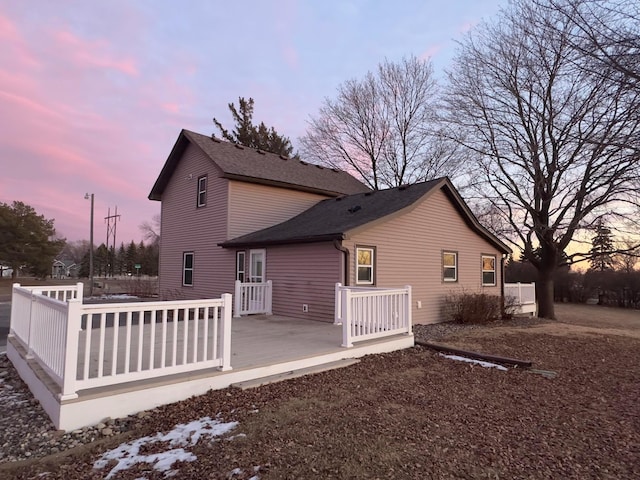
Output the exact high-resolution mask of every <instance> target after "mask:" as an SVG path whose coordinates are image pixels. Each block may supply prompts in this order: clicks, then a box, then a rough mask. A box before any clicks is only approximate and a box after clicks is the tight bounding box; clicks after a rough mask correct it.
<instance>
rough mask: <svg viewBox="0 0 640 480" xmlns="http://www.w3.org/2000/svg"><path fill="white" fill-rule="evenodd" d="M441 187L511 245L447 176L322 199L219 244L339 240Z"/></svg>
mask: <svg viewBox="0 0 640 480" xmlns="http://www.w3.org/2000/svg"><path fill="white" fill-rule="evenodd" d="M439 189H442V190H443V191H444V192H445V194H446V195H447V196H448V197H449V199H450V200H451V202H452V203H453V205H454V207H455V208H456V209H457V210H458V211H459V212H460V215H461V216H462V217H463V219H464V220H465V222H466V223H467V225H469V227H470V228H471V229H472V230H474V231H475V232H476V233H478V234H479V235H480V236H482V237H483V238H485V239H486V240H487V241H489V242H490V243H491V244H493V245H494V246H495V247H496V248H497V249H499V250H500V251H502V252H504V253H509V252H511V249H510V248H509V247H508V246H506V245H505V244H504V243H502V242H501V241H500V240H498V239H497V238H496V237H495V236H494V235H492V234H491V233H490V232H489V231H488V230H486V229H485V228H484V227H482V225H480V223H479V222H478V220H477V219H476V217H475V216H474V215H473V213H471V211H470V210H469V207H468V206H467V205H466V203H465V202H464V200H462V198H461V197H460V195H459V194H458V192H457V191H456V189H455V187H454V186H453V185H452V184H451V181H450V180H449V179H448V178H440V179H436V180H431V181H428V182H422V183H416V184H413V185H407V186H401V187H396V188H390V189H388V190H377V191H369V192H366V193H358V194H355V195H348V196H344V197H338V198H331V199H327V200H323V201H321V202H319V203H317V204H315V205H314V206H312V207H311V208H309V209H308V210H305V211H304V212H302V213H301V214H299V215H297V216H296V217H293V218H291V219H290V220H287V221H285V222H282V223H280V224H278V225H274V226H273V227H269V228H265V229H263V230H258V231H257V232H252V233H249V234H247V235H243V236H241V237H237V238H234V239H232V240H228V241H226V242H223V243H221V244H219V245H220V246H222V247H240V248H242V247H251V246H260V245H263V246H264V245H281V244H293V243H312V242H322V241H330V240H341V239H344V238H345V237H346V235H347V234H348V233H349V232H352V233H353V231H354V230H356V229H359V228H361V227H365V228H366V226H367V225H369V224H371V223H373V222H377V221H384V219H385V217H388V216H391V215H394V214H398V213H401V212H402V211H403V210H405V209H409V208H411V207H413V206H414V205H417V204H418V203H419V202H420V201H421V200H423V199H426V198H428V196H429V195H430V194H431V193H432V192H434V191H436V190H439Z"/></svg>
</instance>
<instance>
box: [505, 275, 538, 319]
mask: <svg viewBox="0 0 640 480" xmlns="http://www.w3.org/2000/svg"><path fill="white" fill-rule="evenodd" d="M504 296H505V299H506V300H507V304H508V305H511V306H513V308H514V310H515V311H516V313H533V314H534V315H535V314H536V313H537V307H536V284H535V283H520V282H518V283H505V284H504Z"/></svg>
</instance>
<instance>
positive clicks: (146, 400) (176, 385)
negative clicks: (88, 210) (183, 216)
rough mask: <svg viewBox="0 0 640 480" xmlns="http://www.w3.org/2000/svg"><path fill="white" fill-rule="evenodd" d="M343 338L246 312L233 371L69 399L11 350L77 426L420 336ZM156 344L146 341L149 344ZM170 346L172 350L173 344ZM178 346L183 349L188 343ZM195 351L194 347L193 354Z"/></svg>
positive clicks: (34, 384) (334, 328) (337, 332)
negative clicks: (348, 344) (349, 341)
mask: <svg viewBox="0 0 640 480" xmlns="http://www.w3.org/2000/svg"><path fill="white" fill-rule="evenodd" d="M82 335H84V333H81V336H82ZM155 338H156V341H155V346H154V357H156V358H157V356H158V355H159V354H160V353H159V352H161V351H162V349H163V346H162V344H161V337H159V336H158V335H156V337H155ZM341 343H342V328H341V326H339V325H334V324H331V323H323V322H312V321H308V320H300V319H294V318H287V317H281V316H277V315H273V316H262V315H261V316H251V317H242V318H238V319H233V321H232V333H231V345H232V347H231V367H232V370H230V371H224V372H223V371H220V370H219V369H217V368H207V369H202V370H198V371H189V372H183V373H177V374H173V375H165V376H161V377H157V378H152V379H145V380H138V381H132V382H128V383H122V384H118V385H111V386H103V387H95V388H88V389H85V390H80V391H79V392H78V398H76V399H71V400H64V401H60V400H59V399H58V397H59V393H60V389H59V387H58V386H57V385H56V384H55V382H53V381H52V380H51V379H50V378H47V377H48V376H47V374H46V372H44V371H43V370H42V369H41V368H40V369H39V368H38V367H37V364H36V362H35V361H33V360H28V359H26V355H25V354H26V352H24V350H23V349H21V348H19V347H20V346H19V345H18V342H17V341H15V340H14V341H13V342H10V343H9V345H8V354H9V357H10V358H11V360H12V362H13V363H14V365H16V368H17V369H18V371H19V372H20V375H21V376H22V378H23V379H24V380H25V381H26V382H27V384H28V385H29V387H30V388H31V390H32V391H33V392H34V394H35V396H36V398H38V399H39V400H40V402H41V403H42V404H43V406H44V407H45V410H47V413H48V414H49V416H50V417H51V418H52V420H53V422H54V424H56V426H57V427H58V428H61V429H65V430H70V429H75V428H79V427H82V426H86V425H91V424H94V423H97V422H99V421H100V420H102V419H104V418H105V417H114V418H115V417H120V416H124V415H129V414H132V413H135V412H137V411H141V410H146V409H149V408H154V407H156V406H159V405H162V404H166V403H172V402H175V401H179V400H183V399H186V398H188V397H190V396H192V395H198V394H202V393H205V392H206V391H208V390H210V389H221V388H226V387H228V386H230V385H232V384H235V383H239V382H246V381H250V380H256V379H260V378H263V377H268V376H272V375H278V374H283V373H288V372H292V371H297V370H303V369H308V368H310V367H315V366H321V365H325V364H332V363H334V362H336V361H339V360H342V359H348V358H358V357H362V356H364V355H368V354H375V353H382V352H389V351H393V350H399V349H402V348H408V347H411V346H413V336H411V335H406V334H405V335H396V336H392V337H387V338H381V339H376V340H369V341H363V342H358V343H356V344H355V346H354V347H352V348H343V347H341V346H340V345H341ZM82 344H83V342H82V338H81V341H80V345H82ZM149 347H150V346H149V345H143V349H145V350H146V349H148V348H149ZM164 348H165V349H167V350H168V347H167V346H166V345H165V346H164ZM178 351H179V352H181V351H182V350H181V346H180V345H178ZM80 353H81V354H82V352H80ZM105 353H106V355H105V358H108V357H109V354H108V352H105ZM191 354H192V351H190V350H189V348H187V355H191ZM81 356H82V355H81ZM119 358H120V357H119ZM120 361H121V360H118V362H120ZM91 364H92V365H91V367H90V370H91V371H94V370H95V369H96V368H97V367H96V365H97V361H94V359H91ZM147 364H148V361H147ZM143 368H144V365H143ZM44 397H46V398H44Z"/></svg>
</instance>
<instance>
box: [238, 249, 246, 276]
mask: <svg viewBox="0 0 640 480" xmlns="http://www.w3.org/2000/svg"><path fill="white" fill-rule="evenodd" d="M240 255H242V264H241V263H240V262H239V261H238V260H239V257H240ZM240 266H242V270H241V269H240ZM240 274H242V278H240ZM246 276H247V252H246V251H245V250H238V251H237V252H236V280H237V281H240V282H244V281H245V280H246Z"/></svg>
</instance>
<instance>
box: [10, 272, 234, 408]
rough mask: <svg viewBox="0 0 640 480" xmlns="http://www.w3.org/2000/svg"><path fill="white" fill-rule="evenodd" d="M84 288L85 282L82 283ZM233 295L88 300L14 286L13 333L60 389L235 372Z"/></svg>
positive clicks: (64, 394)
mask: <svg viewBox="0 0 640 480" xmlns="http://www.w3.org/2000/svg"><path fill="white" fill-rule="evenodd" d="M78 289H79V291H82V284H78ZM231 305H232V301H231V295H230V294H224V295H222V298H220V299H211V300H183V301H175V302H138V303H114V304H96V305H84V304H82V300H81V296H76V298H72V296H70V297H69V299H68V301H66V302H64V301H60V300H56V299H54V298H49V297H46V296H44V295H42V294H40V293H39V292H32V291H31V290H30V289H28V288H25V287H20V286H19V285H18V284H16V285H14V288H13V297H12V309H11V331H10V334H11V335H13V336H14V337H15V338H16V339H17V340H18V341H19V342H20V343H21V344H22V345H23V346H24V347H25V348H26V349H27V355H28V356H30V357H31V358H34V359H35V360H36V361H37V362H38V363H39V364H40V366H41V367H42V368H43V369H44V370H45V371H46V372H47V373H48V374H49V376H50V377H51V378H52V379H53V380H54V381H55V382H56V383H57V384H58V385H59V386H60V389H61V395H60V397H61V399H63V400H64V399H69V398H75V397H77V392H78V391H79V390H82V389H86V388H92V387H99V386H105V385H114V384H118V383H124V382H131V381H135V380H142V379H149V378H154V377H159V376H163V375H171V374H174V373H180V372H186V371H195V370H200V369H203V368H211V367H218V368H220V369H221V370H230V369H231Z"/></svg>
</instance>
